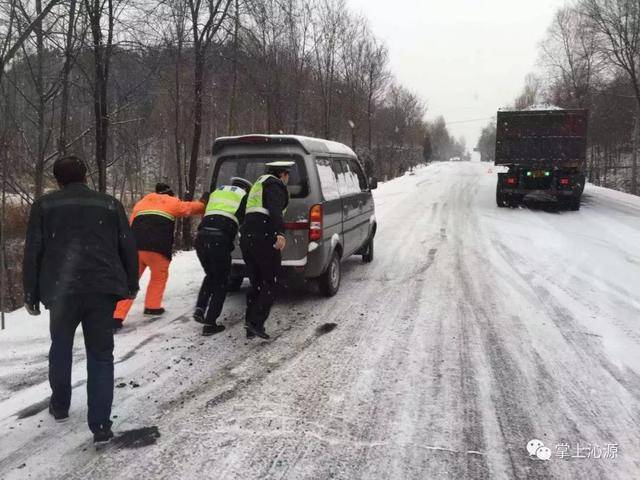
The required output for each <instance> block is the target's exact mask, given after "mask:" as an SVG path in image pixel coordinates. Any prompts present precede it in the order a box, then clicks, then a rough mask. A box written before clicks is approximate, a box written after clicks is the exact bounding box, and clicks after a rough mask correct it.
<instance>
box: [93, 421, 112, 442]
mask: <svg viewBox="0 0 640 480" xmlns="http://www.w3.org/2000/svg"><path fill="white" fill-rule="evenodd" d="M112 438H113V432H112V431H111V427H110V426H109V427H108V426H106V425H101V426H100V428H99V429H97V430H95V431H94V432H93V443H94V444H96V445H104V444H106V443H109V442H110V441H111V439H112Z"/></svg>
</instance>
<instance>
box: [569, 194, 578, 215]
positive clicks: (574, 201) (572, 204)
mask: <svg viewBox="0 0 640 480" xmlns="http://www.w3.org/2000/svg"><path fill="white" fill-rule="evenodd" d="M569 210H571V211H572V212H577V211H578V210H580V197H575V198H572V199H571V200H569Z"/></svg>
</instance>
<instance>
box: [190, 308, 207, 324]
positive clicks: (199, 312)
mask: <svg viewBox="0 0 640 480" xmlns="http://www.w3.org/2000/svg"><path fill="white" fill-rule="evenodd" d="M193 319H194V320H195V321H196V322H198V323H204V324H205V325H206V323H207V322H205V320H204V310H203V309H202V308H200V307H197V308H196V310H195V311H194V312H193Z"/></svg>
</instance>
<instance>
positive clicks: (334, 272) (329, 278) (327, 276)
mask: <svg viewBox="0 0 640 480" xmlns="http://www.w3.org/2000/svg"><path fill="white" fill-rule="evenodd" d="M318 285H319V287H320V292H321V293H322V294H323V295H324V296H325V297H333V296H334V295H335V294H336V293H338V289H339V288H340V256H339V255H338V252H333V256H332V257H331V261H330V262H329V266H328V267H327V269H326V270H325V272H324V273H323V274H322V275H321V276H320V278H319V279H318Z"/></svg>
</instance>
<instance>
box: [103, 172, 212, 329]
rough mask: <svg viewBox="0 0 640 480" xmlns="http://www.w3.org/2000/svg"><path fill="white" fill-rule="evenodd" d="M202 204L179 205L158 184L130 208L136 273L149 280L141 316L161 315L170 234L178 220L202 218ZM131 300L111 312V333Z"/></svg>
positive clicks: (127, 311)
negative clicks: (135, 252)
mask: <svg viewBox="0 0 640 480" xmlns="http://www.w3.org/2000/svg"><path fill="white" fill-rule="evenodd" d="M204 208H205V204H204V202H202V201H196V202H183V201H181V200H180V199H179V198H176V197H175V196H174V193H173V191H172V190H171V187H170V186H169V185H166V184H164V183H158V184H157V185H156V191H155V193H150V194H148V195H146V196H145V197H144V198H143V199H142V200H140V201H139V202H138V203H136V205H135V206H134V207H133V213H132V214H131V220H130V222H131V229H132V230H133V235H134V236H135V239H136V244H137V247H138V263H139V268H138V274H139V276H142V274H143V273H144V271H145V270H146V268H147V267H149V269H150V270H151V280H150V281H149V286H148V287H147V293H146V296H145V301H144V306H145V308H144V314H145V315H150V316H159V315H162V314H163V313H164V308H162V296H163V294H164V289H165V287H166V285H167V279H168V278H169V264H170V263H171V254H172V251H173V231H174V230H175V221H176V218H178V217H188V216H191V215H202V214H203V213H204ZM132 304H133V300H122V301H120V302H118V304H117V306H116V310H115V312H114V313H113V330H114V332H115V331H118V330H120V329H121V328H122V322H124V319H125V318H126V316H127V313H129V309H130V308H131V305H132Z"/></svg>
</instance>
